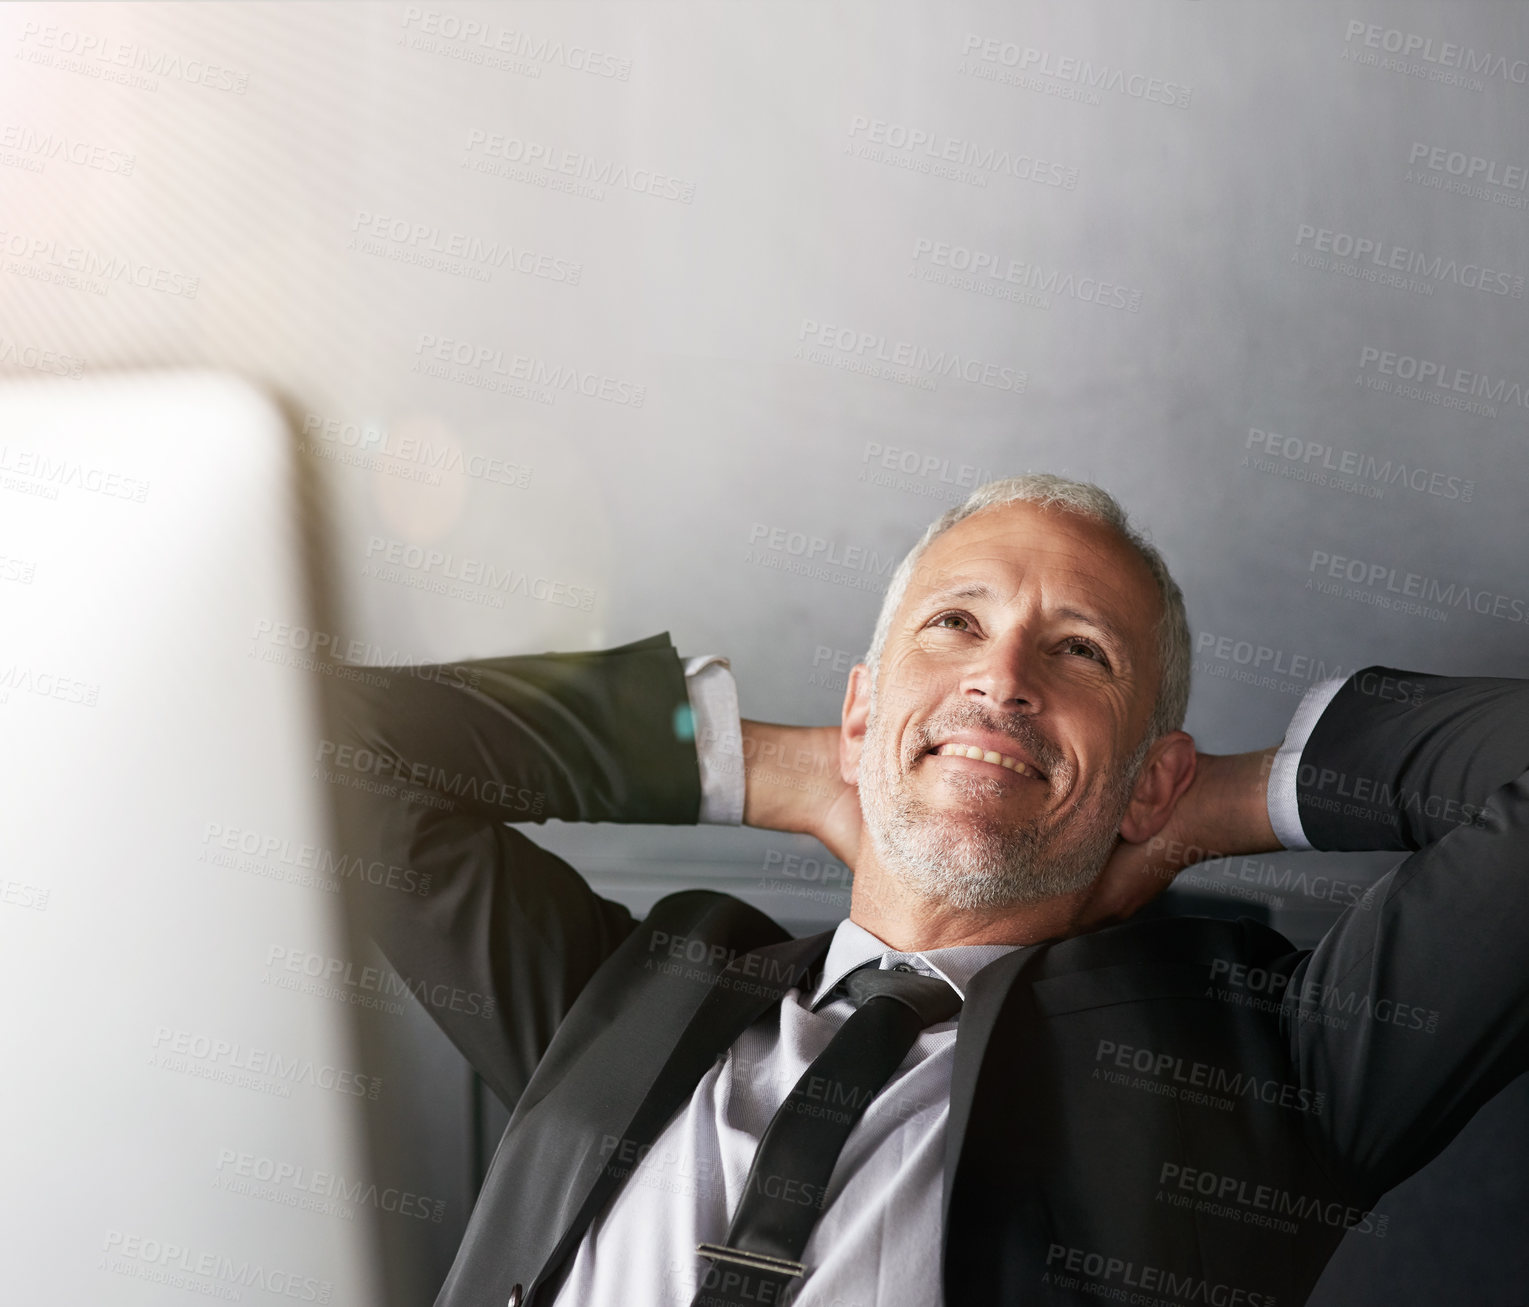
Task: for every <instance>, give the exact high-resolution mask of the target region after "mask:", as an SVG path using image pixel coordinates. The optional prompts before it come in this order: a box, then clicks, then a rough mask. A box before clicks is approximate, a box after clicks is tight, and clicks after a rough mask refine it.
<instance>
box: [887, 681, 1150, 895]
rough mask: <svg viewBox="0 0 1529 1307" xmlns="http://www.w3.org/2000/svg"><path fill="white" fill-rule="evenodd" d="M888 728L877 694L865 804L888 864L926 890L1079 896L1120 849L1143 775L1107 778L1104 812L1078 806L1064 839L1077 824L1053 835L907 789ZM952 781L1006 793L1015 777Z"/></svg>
mask: <svg viewBox="0 0 1529 1307" xmlns="http://www.w3.org/2000/svg"><path fill="white" fill-rule="evenodd" d="M880 736H881V732H880V730H879V729H878V720H877V713H876V701H875V696H874V694H873V695H872V698H871V704H870V710H869V713H868V715H867V719H866V734H865V746H864V748H863V750H862V751H861V755H860V810H861V814H862V816H863V817H864V819H865V827H866V833H867V834H868V835H869V836H870V839H871V844H872V846H873V847H874V848H875V850H876V852H877V854H878V856H879V857H880V859H881V861H882V863H883V865H884V866H885V867H886V868H887V869H888V871H890V872H891V873H892V874H893V875H895V876H896V877H897V878H898V879H899V880H901V881H902V882H903V883H904V884H906V885H907V886H908V887H909V888H910V889H912V890H913V891H914V892H915V893H917V894H919V895H920V896H921V897H923V898H926V899H931V900H936V901H939V902H942V903H947V904H949V905H950V906H952V907H954V908H958V909H961V910H967V911H970V910H974V909H994V908H1009V907H1017V906H1020V905H1022V904H1031V903H1040V902H1043V901H1044V900H1046V899H1050V898H1056V897H1058V896H1060V895H1064V894H1074V893H1076V892H1077V891H1079V890H1081V889H1085V888H1086V887H1087V886H1088V885H1090V884H1091V883H1092V882H1093V880H1094V879H1095V878H1096V877H1097V876H1098V875H1099V872H1100V871H1101V870H1102V868H1103V867H1104V864H1105V861H1106V860H1107V859H1108V858H1109V856H1110V853H1111V852H1112V851H1113V849H1114V847H1115V841H1116V838H1117V836H1118V834H1119V830H1120V819H1121V818H1122V817H1123V816H1124V815H1125V810H1126V807H1127V806H1128V804H1129V802H1130V795H1131V788H1132V785H1133V783H1134V781H1135V776H1134V775H1129V776H1128V775H1126V774H1124V772H1123V771H1120V770H1117V771H1115V772H1113V773H1112V774H1111V775H1110V776H1108V777H1106V779H1105V786H1104V794H1103V801H1102V803H1101V804H1100V805H1099V810H1097V811H1093V812H1089V811H1086V810H1085V811H1078V812H1075V813H1074V814H1073V816H1072V818H1071V819H1070V822H1069V826H1070V827H1072V828H1076V838H1075V839H1074V840H1073V841H1072V842H1071V843H1069V844H1065V845H1059V843H1058V837H1059V836H1062V835H1064V834H1065V833H1066V830H1067V828H1064V829H1062V830H1057V831H1054V832H1052V834H1051V835H1050V837H1047V836H1046V835H1044V834H1043V833H1042V831H1041V828H1040V823H1039V821H1038V820H1036V819H1035V818H1026V819H1022V820H1018V821H1015V820H1012V819H1010V820H1004V821H997V820H993V819H991V818H988V817H986V816H983V815H981V814H980V813H979V812H977V811H976V810H969V811H968V812H967V813H965V814H961V813H952V812H947V811H945V810H937V809H932V808H930V806H929V805H928V804H926V803H925V802H924V801H923V800H922V799H920V798H918V797H916V796H914V795H911V794H907V793H899V792H898V785H899V781H900V779H901V777H900V774H899V773H897V772H895V771H893V770H891V769H890V766H889V764H890V758H889V752H890V751H889V750H887V749H886V748H885V747H884V742H883V741H882V740H881V738H880ZM925 765H928V764H925ZM945 783H946V784H956V785H961V786H964V787H965V788H966V790H967V792H968V793H970V794H971V795H972V796H973V797H974V798H975V797H981V796H991V797H995V798H996V797H999V796H1001V795H1002V794H1003V793H1004V792H1005V789H1006V787H1007V786H1009V785H1010V784H1012V783H1011V782H1005V781H1003V780H1001V779H999V778H998V777H991V778H989V777H983V776H973V775H967V774H961V775H951V776H947V777H946V778H945Z"/></svg>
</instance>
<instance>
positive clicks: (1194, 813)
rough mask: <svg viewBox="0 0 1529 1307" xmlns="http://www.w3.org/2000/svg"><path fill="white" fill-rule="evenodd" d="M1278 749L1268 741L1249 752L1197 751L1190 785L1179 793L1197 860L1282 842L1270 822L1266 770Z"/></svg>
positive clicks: (1260, 849)
mask: <svg viewBox="0 0 1529 1307" xmlns="http://www.w3.org/2000/svg"><path fill="white" fill-rule="evenodd" d="M1278 752H1279V746H1278V745H1271V746H1270V747H1269V748H1267V749H1258V750H1255V751H1254V752H1252V753H1227V754H1208V753H1202V754H1201V755H1200V756H1199V759H1198V763H1197V767H1196V771H1195V783H1194V787H1193V788H1192V789H1191V790H1190V791H1188V792H1187V793H1186V794H1185V796H1184V799H1185V802H1186V803H1187V804H1188V805H1189V811H1188V813H1186V817H1187V819H1188V820H1187V831H1186V834H1187V836H1188V838H1186V840H1185V843H1186V844H1189V843H1192V844H1194V845H1195V846H1197V847H1198V848H1199V849H1201V850H1204V852H1203V853H1201V855H1200V858H1197V859H1195V860H1196V861H1199V860H1202V859H1203V858H1214V857H1222V856H1226V857H1230V856H1232V855H1234V854H1249V853H1273V852H1275V851H1277V850H1279V849H1281V848H1283V847H1284V846H1283V845H1282V844H1281V843H1280V842H1279V839H1278V838H1277V837H1276V836H1275V834H1274V827H1273V826H1272V825H1271V824H1270V822H1269V800H1268V790H1269V770H1270V768H1271V767H1272V766H1273V763H1274V755H1275V754H1276V753H1278ZM1186 865H1187V864H1186Z"/></svg>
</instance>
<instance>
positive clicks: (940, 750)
mask: <svg viewBox="0 0 1529 1307" xmlns="http://www.w3.org/2000/svg"><path fill="white" fill-rule="evenodd" d="M925 756H926V757H930V756H933V757H937V758H967V759H970V760H971V761H972V762H985V763H990V764H992V765H993V766H995V767H1003V768H1005V769H1007V770H1008V771H1011V772H1016V773H1018V774H1019V775H1020V776H1028V777H1030V779H1031V780H1037V781H1044V780H1045V779H1046V778H1045V777H1044V776H1042V775H1041V773H1040V772H1038V771H1036V770H1035V768H1034V767H1031V766H1030V765H1029V764H1028V763H1024V762H1021V761H1020V760H1019V759H1018V758H1011V757H1010V756H1009V755H1008V754H1005V753H997V752H995V751H994V750H992V749H979V748H978V747H977V746H976V745H974V744H939V745H936V746H935V747H934V748H932V749H930V750H929V751H928V752H927V753H926V754H925Z"/></svg>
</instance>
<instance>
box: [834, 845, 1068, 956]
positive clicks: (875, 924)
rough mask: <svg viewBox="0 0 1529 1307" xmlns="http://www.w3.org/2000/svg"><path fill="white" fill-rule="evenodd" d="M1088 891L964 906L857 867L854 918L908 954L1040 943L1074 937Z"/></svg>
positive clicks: (877, 869)
mask: <svg viewBox="0 0 1529 1307" xmlns="http://www.w3.org/2000/svg"><path fill="white" fill-rule="evenodd" d="M1087 895H1088V890H1087V889H1084V890H1080V891H1078V892H1077V893H1075V894H1064V895H1058V896H1056V897H1054V898H1049V899H1045V900H1043V901H1042V902H1040V903H1023V904H1016V905H1013V906H1010V907H1004V908H959V907H956V906H953V905H952V904H951V903H949V902H947V901H945V900H941V899H930V898H925V897H924V896H922V895H920V894H917V893H916V892H914V891H913V890H912V889H911V888H910V887H909V886H908V885H907V884H906V883H905V882H904V881H902V880H900V879H898V878H897V877H895V876H894V875H892V874H891V873H889V872H887V871H886V870H885V869H884V868H882V867H880V866H879V865H874V864H871V863H870V862H869V861H867V862H866V864H865V865H863V866H862V867H858V868H856V871H855V882H854V889H853V891H852V893H851V897H850V911H849V919H850V920H851V921H853V922H854V923H855V924H856V925H857V926H862V927H864V928H865V929H866V930H868V931H870V932H871V934H873V935H875V936H876V937H877V938H878V939H883V940H885V941H886V942H887V943H888V944H889V945H890V946H891V947H892V948H895V949H897V950H899V951H900V952H904V953H920V952H925V951H927V950H929V949H936V948H952V947H955V946H957V945H962V944H1017V945H1024V944H1038V943H1040V942H1041V941H1042V940H1047V939H1060V938H1062V937H1063V936H1066V935H1069V934H1071V933H1073V927H1074V926H1075V925H1076V923H1077V920H1078V917H1079V916H1080V915H1081V913H1082V910H1083V904H1084V901H1085V899H1086V898H1087Z"/></svg>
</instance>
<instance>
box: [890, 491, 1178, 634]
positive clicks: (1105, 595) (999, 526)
mask: <svg viewBox="0 0 1529 1307" xmlns="http://www.w3.org/2000/svg"><path fill="white" fill-rule="evenodd" d="M1016 510H1017V511H1016ZM1037 566H1038V567H1040V568H1041V569H1042V570H1043V571H1044V572H1045V573H1046V575H1047V578H1048V580H1049V581H1051V582H1052V584H1050V585H1049V586H1048V587H1047V590H1048V594H1047V598H1048V601H1049V602H1048V604H1047V607H1048V608H1050V609H1052V610H1053V611H1054V612H1055V613H1056V614H1057V615H1058V616H1061V617H1071V618H1076V619H1078V620H1084V621H1092V622H1094V623H1096V624H1099V625H1104V626H1108V627H1111V628H1115V629H1117V630H1119V631H1120V633H1121V635H1122V636H1124V635H1126V633H1127V632H1128V631H1130V630H1131V629H1132V628H1134V629H1135V630H1136V631H1137V632H1141V633H1144V628H1145V626H1146V625H1148V624H1149V623H1150V622H1151V621H1152V620H1154V619H1155V616H1156V611H1157V609H1158V607H1159V605H1160V602H1161V599H1160V596H1159V595H1158V593H1157V585H1156V582H1155V581H1154V579H1153V577H1152V575H1151V573H1150V571H1149V569H1148V568H1147V565H1146V562H1145V560H1143V559H1142V558H1141V556H1140V555H1139V554H1138V553H1137V552H1136V550H1135V549H1134V548H1132V547H1131V545H1130V544H1129V543H1128V542H1127V541H1126V540H1124V539H1123V538H1122V537H1121V536H1120V534H1119V533H1118V532H1117V531H1116V530H1115V529H1114V528H1112V527H1110V526H1108V525H1107V524H1105V523H1102V522H1095V521H1092V520H1091V519H1088V518H1083V517H1080V516H1078V515H1077V514H1074V513H1066V512H1059V511H1056V510H1042V509H1039V508H1038V507H1037V506H1035V505H1033V504H1026V503H1019V504H1005V505H1001V506H998V507H997V508H991V509H984V510H981V511H980V512H977V513H974V514H972V515H971V516H970V517H967V518H963V519H962V520H961V521H960V522H958V523H956V525H955V526H953V527H951V528H950V529H949V530H948V531H945V532H944V533H942V534H941V535H939V536H937V537H936V538H935V539H934V540H933V541H931V542H930V544H929V547H928V548H927V549H926V550H925V551H924V556H923V558H922V559H920V565H919V566H918V567H917V568H916V569H915V572H914V575H913V576H912V577H911V578H910V584H909V586H908V599H909V601H910V602H913V603H924V602H936V601H939V602H944V601H957V600H961V599H970V600H989V601H992V602H996V603H1007V602H1009V601H1011V600H1012V599H1013V597H1014V589H1015V585H1016V583H1018V584H1020V585H1023V582H1024V578H1025V577H1026V576H1028V575H1030V574H1031V573H1032V571H1033V570H1034V569H1035V568H1036V567H1037Z"/></svg>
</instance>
